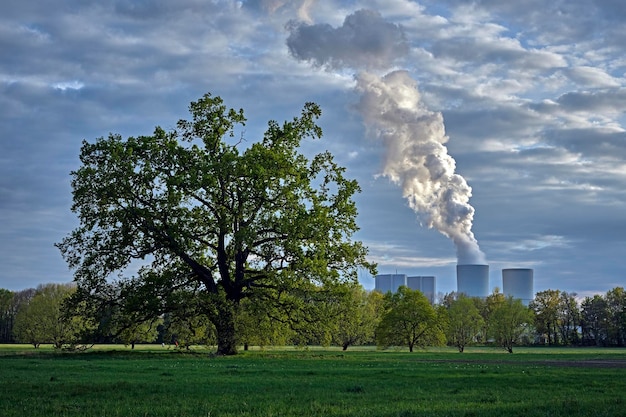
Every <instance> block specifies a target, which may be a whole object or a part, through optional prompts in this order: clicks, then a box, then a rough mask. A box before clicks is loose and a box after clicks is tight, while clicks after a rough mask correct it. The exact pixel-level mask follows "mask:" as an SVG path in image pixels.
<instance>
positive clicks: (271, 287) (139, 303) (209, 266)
mask: <svg viewBox="0 0 626 417" xmlns="http://www.w3.org/2000/svg"><path fill="white" fill-rule="evenodd" d="M189 110H190V113H191V116H192V117H191V120H181V121H179V122H178V124H177V127H176V128H175V129H173V130H171V131H165V130H164V129H162V128H160V127H157V128H155V130H154V133H153V134H152V135H151V136H141V137H129V138H128V139H123V138H122V137H121V136H120V135H115V134H111V135H109V136H108V137H107V138H100V139H97V140H96V141H95V142H93V143H89V142H86V141H85V142H83V146H82V149H81V153H80V160H81V162H82V166H81V167H80V168H79V169H78V170H77V171H74V172H72V174H71V175H72V187H73V199H74V203H73V206H72V210H73V211H74V212H75V213H76V214H77V215H78V218H79V220H80V225H79V226H78V227H77V228H76V229H75V230H74V231H72V232H71V234H69V235H68V236H67V237H66V238H65V239H64V240H63V241H62V242H60V243H58V244H57V246H58V247H59V249H60V250H61V252H62V255H63V256H64V258H65V260H66V261H67V262H68V264H69V266H70V267H71V268H73V269H74V271H75V281H76V282H77V284H78V292H77V295H76V296H75V297H76V298H77V300H79V299H82V300H89V301H90V302H91V303H92V304H93V305H100V304H107V303H109V304H111V303H118V304H120V305H121V306H122V308H124V309H127V310H134V311H140V312H141V311H145V312H146V315H149V314H154V313H155V312H166V311H168V310H172V309H176V308H179V307H180V306H181V305H186V304H192V305H193V306H195V307H197V308H198V309H199V310H201V312H202V314H206V315H207V316H208V317H210V319H211V321H212V322H213V324H214V325H215V328H216V331H217V339H218V353H219V354H234V353H236V351H237V349H236V340H237V339H236V334H235V329H236V326H235V318H236V316H237V309H238V306H239V304H240V301H241V300H243V299H245V298H255V299H256V300H257V301H259V300H263V302H267V303H274V304H276V305H277V306H281V303H282V304H284V305H286V306H288V307H289V308H291V307H290V306H293V305H294V302H293V300H294V298H297V297H306V294H307V293H309V292H310V291H312V290H313V291H318V290H319V288H320V287H323V286H324V285H325V284H333V285H335V284H337V283H341V282H354V281H356V279H357V278H356V277H357V274H356V273H357V269H358V268H360V267H367V268H370V269H372V266H371V265H370V264H368V263H367V261H366V259H365V255H366V249H365V248H364V247H363V245H362V244H361V243H360V242H358V241H353V240H352V236H353V234H354V232H355V231H356V230H357V229H358V228H357V225H356V221H355V220H356V216H357V209H356V206H355V203H354V201H353V199H352V197H353V195H354V194H355V193H357V192H359V186H358V184H357V182H356V181H354V180H351V179H347V178H346V177H345V176H344V171H345V169H344V168H342V167H340V166H338V165H337V164H336V163H335V162H334V160H333V157H332V155H331V154H330V153H328V152H322V153H319V154H317V155H315V156H313V157H312V158H310V159H309V158H307V157H305V155H303V154H302V153H301V152H300V151H299V147H300V144H301V141H302V140H303V139H304V138H313V139H317V138H320V137H321V134H322V132H321V129H320V127H319V126H318V125H317V124H316V119H317V118H318V117H319V116H320V115H321V111H320V109H319V107H318V106H317V105H315V104H313V103H307V104H306V105H305V106H304V108H303V110H302V112H301V114H300V116H299V117H295V118H294V119H293V120H291V121H287V122H285V123H283V124H282V125H281V124H279V123H277V122H275V121H270V122H269V123H268V128H267V131H266V133H265V135H264V137H263V138H262V139H261V140H259V141H258V142H254V143H251V144H249V143H247V142H246V141H244V138H242V137H240V136H239V135H238V134H237V133H238V129H239V128H240V126H243V125H244V124H245V117H244V114H243V111H242V110H238V111H237V110H234V109H227V107H226V106H225V105H224V104H223V101H222V100H221V98H219V97H213V96H211V95H210V94H206V95H204V96H203V97H202V98H201V99H199V100H198V101H196V102H192V103H191V105H190V108H189ZM138 262H140V263H141V265H142V266H141V268H138ZM99 303H100V304H99ZM118 307H119V306H118ZM118 307H116V308H118ZM106 310H107V308H100V307H98V308H94V309H93V310H92V311H94V312H95V313H97V311H106ZM109 310H110V307H109Z"/></svg>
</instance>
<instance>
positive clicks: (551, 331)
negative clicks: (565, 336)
mask: <svg viewBox="0 0 626 417" xmlns="http://www.w3.org/2000/svg"><path fill="white" fill-rule="evenodd" d="M560 304H561V291H559V290H545V291H540V292H538V293H537V294H536V295H535V299H534V300H533V301H531V302H530V305H529V307H530V308H531V309H532V310H533V311H534V313H535V327H536V328H537V332H539V333H541V334H545V335H546V337H547V339H548V345H553V344H557V343H559V311H560V309H559V306H560Z"/></svg>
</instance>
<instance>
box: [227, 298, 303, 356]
mask: <svg viewBox="0 0 626 417" xmlns="http://www.w3.org/2000/svg"><path fill="white" fill-rule="evenodd" d="M293 335H294V331H293V330H292V329H291V328H290V327H289V320H288V319H287V318H286V317H285V316H284V315H282V314H281V313H280V312H279V311H278V310H277V309H276V308H274V307H273V306H272V305H271V304H270V303H266V302H264V301H263V300H258V299H254V298H247V299H245V300H242V301H241V303H240V308H239V311H238V314H237V337H238V343H239V344H240V345H243V347H244V350H248V347H249V346H260V347H265V346H284V345H287V344H290V343H291V338H292V337H293Z"/></svg>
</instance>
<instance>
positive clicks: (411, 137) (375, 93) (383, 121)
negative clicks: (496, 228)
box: [357, 71, 486, 264]
mask: <svg viewBox="0 0 626 417" xmlns="http://www.w3.org/2000/svg"><path fill="white" fill-rule="evenodd" d="M357 90H358V91H359V92H360V93H361V101H360V103H359V110H360V112H361V113H362V115H363V119H364V122H365V124H366V126H367V128H368V130H369V131H370V132H371V133H373V135H375V136H376V137H378V138H379V139H380V140H381V141H382V142H383V143H384V145H385V148H386V152H387V153H386V156H385V163H384V168H383V175H384V176H386V177H388V178H389V179H391V180H392V181H393V182H394V183H396V184H398V185H399V186H401V187H402V192H403V195H404V197H405V198H406V199H407V200H408V202H409V205H410V207H411V208H412V209H413V210H414V211H415V212H416V213H417V215H418V218H419V219H420V221H421V222H422V224H425V225H426V226H428V227H429V228H432V227H434V228H435V229H437V230H438V231H439V232H441V233H442V234H443V235H445V236H447V237H449V238H450V239H452V241H453V242H454V244H455V246H456V252H457V261H458V263H459V264H485V263H486V262H485V255H484V254H483V253H482V252H481V250H480V248H479V247H478V242H477V241H476V238H475V237H474V233H473V232H472V222H473V219H474V208H473V207H472V206H471V205H470V204H469V199H470V197H471V196H472V189H471V187H470V186H469V185H468V184H467V182H466V181H465V179H464V178H463V177H462V176H461V175H459V174H456V173H455V172H454V171H455V169H456V163H455V161H454V159H453V158H452V157H451V156H450V155H448V150H447V148H446V147H445V145H444V144H445V143H446V142H447V141H448V137H447V136H446V134H445V128H444V124H443V117H442V115H441V113H438V112H432V111H430V110H428V109H427V108H426V107H425V106H424V105H423V104H422V103H421V102H420V94H419V91H418V90H417V87H416V83H415V81H414V80H413V79H412V78H411V77H410V76H409V75H408V73H407V72H405V71H395V72H391V73H389V74H387V75H386V76H384V77H383V78H380V77H378V76H376V75H373V74H369V73H362V74H360V75H358V76H357Z"/></svg>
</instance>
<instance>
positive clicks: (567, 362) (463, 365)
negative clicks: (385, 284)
mask: <svg viewBox="0 0 626 417" xmlns="http://www.w3.org/2000/svg"><path fill="white" fill-rule="evenodd" d="M210 352H211V350H209V349H205V348H195V349H193V350H192V351H190V352H181V351H178V350H175V349H172V348H162V347H161V346H138V347H137V349H135V350H132V351H131V350H130V348H125V347H123V346H102V347H96V348H95V349H92V350H90V351H87V352H82V353H67V352H65V353H61V352H55V351H53V350H52V349H51V348H49V347H45V346H44V347H42V348H40V349H37V350H35V349H33V348H32V347H28V346H15V345H12V346H8V345H5V346H0V416H3V417H13V416H15V417H18V416H19V417H24V416H29V417H38V416H45V417H53V416H99V417H105V416H106V417H112V416H124V417H128V416H144V417H148V416H151V417H160V416H163V417H165V416H179V417H185V416H194V417H195V416H203V417H212V416H267V417H269V416H302V417H313V416H320V417H321V416H325V417H326V416H341V417H348V416H355V417H356V416H360V417H367V416H371V417H383V416H385V417H394V416H397V417H409V416H572V415H576V416H626V350H624V349H574V348H555V349H553V348H520V349H517V350H516V352H515V353H514V354H507V353H505V352H504V351H502V350H498V349H495V348H468V349H467V350H466V352H465V353H463V354H460V353H456V351H454V350H452V349H447V348H446V349H443V348H441V349H427V350H421V351H416V352H413V353H408V352H406V351H401V350H388V351H377V350H375V349H374V348H360V349H349V350H348V351H346V352H343V351H341V350H339V349H334V348H327V349H326V348H324V349H322V348H309V349H293V348H291V349H290V348H284V349H277V348H274V349H256V350H251V351H247V352H242V353H241V354H240V355H237V356H233V357H216V356H214V355H212V354H211V353H210Z"/></svg>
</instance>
